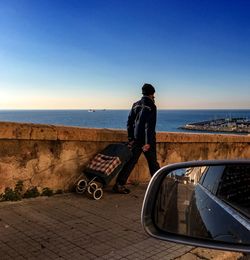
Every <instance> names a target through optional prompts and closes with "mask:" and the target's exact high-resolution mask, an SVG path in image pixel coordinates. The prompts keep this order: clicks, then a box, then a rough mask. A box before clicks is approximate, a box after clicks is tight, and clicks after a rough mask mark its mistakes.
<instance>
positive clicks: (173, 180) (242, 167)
mask: <svg viewBox="0 0 250 260" xmlns="http://www.w3.org/2000/svg"><path fill="white" fill-rule="evenodd" d="M141 219H142V225H143V227H144V229H145V231H146V232H147V233H148V234H149V235H151V236H153V237H155V238H158V239H162V240H167V241H172V242H178V243H184V244H188V245H195V246H201V247H208V248H214V249H223V250H232V251H240V252H247V253H248V252H250V161H249V160H247V161H246V160H244V161H239V160H238V161H195V162H186V163H178V164H173V165H169V166H166V167H163V168H161V169H160V170H159V171H158V172H157V173H156V174H155V175H154V176H153V178H152V179H151V181H150V183H149V186H148V188H147V191H146V194H145V197H144V202H143V207H142V215H141Z"/></svg>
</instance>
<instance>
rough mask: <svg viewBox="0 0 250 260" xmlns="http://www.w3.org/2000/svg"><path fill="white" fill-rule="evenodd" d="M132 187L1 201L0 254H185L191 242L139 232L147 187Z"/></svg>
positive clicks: (96, 256) (45, 256)
mask: <svg viewBox="0 0 250 260" xmlns="http://www.w3.org/2000/svg"><path fill="white" fill-rule="evenodd" d="M131 189H132V193H131V194H129V195H119V194H113V193H112V192H111V190H110V188H109V187H108V188H107V189H106V190H105V192H104V197H103V198H102V199H101V200H100V201H95V200H92V199H89V198H87V197H86V195H83V196H81V195H78V194H74V193H73V194H64V195H56V196H53V197H50V198H47V197H39V198H36V199H27V200H23V201H20V202H2V203H0V259H1V260H4V259H43V260H44V259H74V260H75V259H175V258H178V257H181V256H185V255H186V256H187V255H188V252H189V251H191V250H192V249H193V247H190V246H184V245H181V244H175V243H167V242H163V241H159V240H156V239H153V238H151V237H149V236H148V235H146V234H145V233H144V231H143V229H142V226H141V223H140V211H141V205H142V200H143V196H144V193H145V189H146V186H145V185H140V186H138V187H134V186H132V187H131ZM210 251H211V250H210ZM212 251H213V250H212ZM220 252H221V251H220ZM195 259H200V258H195ZM203 259H204V258H203ZM207 259H208V258H207Z"/></svg>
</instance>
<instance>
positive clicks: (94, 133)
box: [0, 122, 250, 143]
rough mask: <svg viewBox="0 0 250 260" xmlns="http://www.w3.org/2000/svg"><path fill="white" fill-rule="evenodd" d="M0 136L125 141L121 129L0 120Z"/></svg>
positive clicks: (226, 137) (210, 138)
mask: <svg viewBox="0 0 250 260" xmlns="http://www.w3.org/2000/svg"><path fill="white" fill-rule="evenodd" d="M0 139H2V140H3V139H13V140H61V141H76V140H77V141H95V142H101V141H105V142H123V141H124V142H125V141H127V133H126V131H125V130H116V129H99V128H80V127H68V126H56V125H42V124H30V123H14V122H0ZM157 142H161V143H168V142H175V143H176V142H177V143H189V142H190V143H204V142H206V143H215V142H216V143H217V142H230V143H232V142H233V143H234V142H235V143H238V142H240V143H245V142H246V143H249V142H250V135H231V134H203V133H199V134H197V133H171V132H158V133H157Z"/></svg>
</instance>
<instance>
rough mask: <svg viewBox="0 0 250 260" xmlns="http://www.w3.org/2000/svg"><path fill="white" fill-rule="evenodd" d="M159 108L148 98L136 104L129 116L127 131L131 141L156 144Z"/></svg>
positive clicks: (144, 97)
mask: <svg viewBox="0 0 250 260" xmlns="http://www.w3.org/2000/svg"><path fill="white" fill-rule="evenodd" d="M156 114H157V108H156V105H155V104H154V101H153V100H152V99H150V98H149V97H147V96H143V97H142V98H141V100H139V101H137V102H135V103H134V104H133V106H132V108H131V111H130V113H129V116H128V122H127V130H128V139H129V141H132V140H135V141H138V142H139V143H141V144H153V143H155V141H156V139H155V126H156Z"/></svg>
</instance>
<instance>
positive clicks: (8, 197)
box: [0, 181, 63, 201]
mask: <svg viewBox="0 0 250 260" xmlns="http://www.w3.org/2000/svg"><path fill="white" fill-rule="evenodd" d="M62 193H63V191H62V190H57V191H56V192H54V191H53V190H52V189H50V188H48V187H45V188H43V190H42V193H40V192H39V191H38V189H37V187H32V188H29V189H28V190H26V191H25V192H24V191H23V181H18V182H17V183H16V185H15V188H14V189H12V188H10V187H7V188H5V190H4V193H2V194H0V201H18V200H22V198H36V197H38V196H48V197H50V196H53V195H54V194H62Z"/></svg>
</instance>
